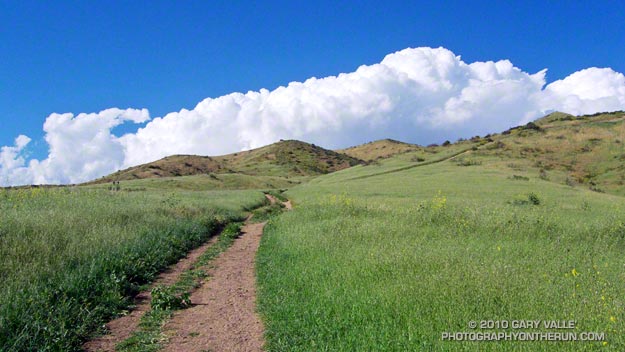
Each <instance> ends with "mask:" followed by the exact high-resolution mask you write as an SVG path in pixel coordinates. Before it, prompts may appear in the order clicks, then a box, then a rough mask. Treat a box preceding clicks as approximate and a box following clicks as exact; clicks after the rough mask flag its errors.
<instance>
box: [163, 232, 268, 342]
mask: <svg viewBox="0 0 625 352" xmlns="http://www.w3.org/2000/svg"><path fill="white" fill-rule="evenodd" d="M264 226H265V223H259V224H247V225H245V226H244V227H243V229H242V232H243V234H242V235H241V237H239V238H238V239H237V240H236V241H235V242H234V243H233V244H232V246H231V247H230V248H229V249H228V250H227V251H225V252H224V253H222V254H221V255H220V256H219V257H217V258H216V259H215V260H214V261H213V262H212V265H213V268H212V269H211V270H209V277H210V278H209V279H208V281H207V282H205V283H204V284H203V285H202V287H200V288H199V289H197V290H196V291H195V292H193V293H192V294H191V302H192V307H191V308H188V309H185V310H182V311H179V312H176V313H175V315H174V317H173V318H172V319H171V320H170V321H169V322H168V323H167V324H166V326H165V329H164V331H165V334H166V335H167V336H168V337H169V343H168V345H167V346H166V347H165V349H164V350H165V351H176V352H187V351H202V350H208V351H262V347H263V343H264V340H263V332H264V328H263V324H262V322H261V320H260V318H259V317H258V315H257V314H256V275H255V271H254V260H255V256H256V251H257V249H258V246H259V244H260V238H261V236H262V233H263V227H264Z"/></svg>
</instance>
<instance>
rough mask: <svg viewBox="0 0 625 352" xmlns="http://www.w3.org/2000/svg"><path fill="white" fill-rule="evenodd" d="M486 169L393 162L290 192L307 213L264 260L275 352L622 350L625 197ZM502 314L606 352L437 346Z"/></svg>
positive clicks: (264, 246)
mask: <svg viewBox="0 0 625 352" xmlns="http://www.w3.org/2000/svg"><path fill="white" fill-rule="evenodd" d="M401 157H402V158H406V157H408V155H402V156H401ZM480 160H481V161H483V164H482V165H475V166H471V167H462V166H458V165H457V164H456V163H455V162H454V161H453V160H450V161H447V162H442V163H437V164H432V165H425V166H422V167H414V168H409V169H408V168H407V169H403V170H399V171H394V172H386V173H383V174H380V170H379V169H380V168H382V169H383V170H382V171H386V170H394V169H397V168H398V167H399V168H401V162H400V161H397V160H396V159H395V160H388V161H387V162H386V164H385V163H384V162H383V163H382V164H381V165H380V166H375V165H373V166H367V167H357V168H353V169H349V170H343V171H340V172H337V173H334V174H331V175H327V176H322V177H320V178H317V179H315V180H312V181H311V182H309V183H307V184H304V185H301V186H298V187H295V188H292V189H291V190H290V191H289V192H288V195H289V197H292V198H293V199H294V200H295V201H296V202H297V204H298V207H297V208H295V210H293V211H291V212H288V213H285V214H284V215H282V216H280V217H278V218H275V219H273V220H272V221H271V222H270V223H269V224H268V226H267V228H266V230H265V235H264V236H263V239H262V243H261V247H260V249H259V253H258V257H257V265H258V268H257V272H258V278H259V282H260V287H259V305H260V312H261V314H262V315H263V317H264V319H265V321H266V327H267V333H266V338H267V342H268V349H269V350H276V351H357V350H367V351H373V350H380V351H382V350H383V351H405V350H426V351H428V350H432V351H499V350H506V351H554V350H572V351H573V350H597V349H601V348H602V349H604V350H623V348H624V347H625V337H624V336H623V334H622V332H623V331H625V322H624V318H623V317H625V284H624V283H625V271H624V270H623V268H624V267H625V259H624V257H623V255H622V253H623V251H624V250H625V215H623V214H625V213H624V212H623V210H625V199H624V198H622V197H618V196H613V195H608V194H600V193H596V192H591V191H588V190H585V189H581V188H572V187H569V186H566V185H562V184H557V183H554V182H549V181H545V180H541V179H540V178H539V177H537V176H538V175H533V177H528V180H523V182H519V181H518V180H515V179H514V178H513V175H514V174H515V173H516V174H518V171H514V170H509V169H507V168H505V167H499V164H495V165H494V166H493V165H491V164H490V162H491V161H493V160H494V159H488V158H482V159H480ZM404 165H406V164H405V163H404ZM376 168H377V169H378V170H375V169H376ZM375 174H378V175H375ZM363 175H367V176H368V177H364V178H363V177H360V176H363ZM515 200H517V201H515ZM536 203H538V204H536ZM497 319H500V320H502V319H503V320H521V319H541V320H575V321H576V322H577V328H576V329H575V330H574V331H575V332H578V333H579V332H584V331H597V332H604V333H605V337H606V342H607V346H603V345H602V343H601V342H568V343H549V342H488V343H484V342H482V343H479V342H450V341H442V339H441V336H442V333H443V332H457V331H475V330H471V329H470V328H469V327H468V326H467V324H468V323H469V321H471V320H475V321H479V320H497ZM497 331H498V332H501V331H502V330H497ZM509 331H511V330H508V331H507V332H509ZM515 331H517V332H518V331H519V330H515ZM526 331H527V330H526ZM533 331H546V330H545V329H541V330H533ZM567 331H568V330H567Z"/></svg>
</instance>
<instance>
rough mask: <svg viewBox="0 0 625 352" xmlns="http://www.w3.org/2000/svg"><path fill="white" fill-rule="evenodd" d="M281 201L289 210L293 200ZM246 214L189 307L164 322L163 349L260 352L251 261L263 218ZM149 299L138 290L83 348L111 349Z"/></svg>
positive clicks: (176, 269) (166, 280)
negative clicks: (130, 305)
mask: <svg viewBox="0 0 625 352" xmlns="http://www.w3.org/2000/svg"><path fill="white" fill-rule="evenodd" d="M265 196H266V197H267V199H269V201H270V202H271V204H274V203H276V202H278V200H277V199H276V198H275V197H273V196H271V195H268V194H266V195H265ZM282 203H283V204H284V206H285V208H286V209H288V210H291V209H292V204H291V201H287V202H282ZM250 218H251V216H249V217H248V218H247V220H246V225H245V226H244V227H243V228H242V235H241V236H240V237H239V238H238V239H236V240H235V242H234V243H233V244H232V246H231V247H230V248H228V249H227V250H226V251H225V252H223V253H221V254H220V255H219V256H218V257H217V258H215V260H214V261H212V263H211V264H210V265H211V269H210V270H208V274H209V278H208V279H207V281H205V282H204V283H203V285H202V286H201V287H200V288H198V289H197V290H195V291H194V292H193V293H192V294H191V303H192V306H191V308H188V309H185V310H181V311H177V312H176V313H175V314H174V316H173V318H172V319H171V320H170V321H169V322H168V323H167V324H166V325H165V328H164V332H165V334H166V335H167V336H168V338H169V342H168V344H167V345H166V346H165V348H164V350H165V351H184V352H186V351H204V350H207V351H262V347H263V344H264V340H263V333H264V328H263V324H262V322H261V320H260V318H259V317H258V315H257V314H256V275H255V269H254V261H255V258H256V251H257V250H258V246H259V245H260V238H261V236H262V234H263V228H264V226H265V224H266V222H263V223H258V224H250V223H249V220H250ZM216 241H217V236H215V237H213V238H212V239H211V240H210V241H208V242H207V243H206V244H204V245H202V246H201V247H198V248H196V249H194V250H193V251H191V252H190V253H189V254H188V256H187V257H186V258H184V259H182V260H181V261H180V262H178V263H177V264H176V265H175V266H173V267H171V268H170V269H168V270H167V271H166V272H163V273H162V274H161V275H159V277H158V279H157V280H156V281H155V283H154V284H153V285H152V287H154V286H156V285H163V284H165V285H171V284H173V283H175V282H176V281H177V280H178V278H179V276H180V274H181V273H182V272H184V271H186V270H188V269H190V268H191V266H192V265H193V264H194V263H195V262H196V261H197V259H198V258H199V257H200V255H201V254H202V253H204V251H206V249H207V248H208V247H210V246H211V245H212V244H214V243H215V242H216ZM150 299H151V295H150V291H149V290H148V291H144V292H141V293H140V294H139V295H138V296H137V297H136V299H135V302H136V308H135V309H133V310H132V311H131V312H130V314H128V315H126V316H123V317H120V318H118V319H115V320H113V321H111V322H109V323H108V324H106V326H107V329H108V330H109V334H107V335H104V336H101V337H98V338H96V339H94V340H91V341H89V342H87V343H86V344H85V345H83V348H84V350H85V351H89V352H91V351H107V352H108V351H115V346H116V345H117V344H118V343H120V342H122V341H124V340H125V339H127V338H128V337H130V336H131V334H132V333H133V331H135V330H137V328H138V325H139V322H140V319H141V317H142V316H143V314H144V313H145V312H146V311H148V310H149V309H150Z"/></svg>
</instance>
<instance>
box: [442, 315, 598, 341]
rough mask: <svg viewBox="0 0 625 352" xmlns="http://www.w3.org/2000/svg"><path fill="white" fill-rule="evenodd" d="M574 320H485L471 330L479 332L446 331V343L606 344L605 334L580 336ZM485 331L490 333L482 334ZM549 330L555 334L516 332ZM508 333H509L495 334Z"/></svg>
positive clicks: (592, 332)
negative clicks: (572, 342)
mask: <svg viewBox="0 0 625 352" xmlns="http://www.w3.org/2000/svg"><path fill="white" fill-rule="evenodd" d="M575 325H576V322H575V321H574V320H481V321H474V320H472V321H470V322H469V323H468V324H467V326H468V327H469V328H470V329H476V330H478V331H456V332H450V331H445V332H443V333H442V334H441V339H442V340H443V341H605V333H603V332H594V331H590V332H576V331H572V330H573V329H575ZM480 329H485V330H488V331H479V330H480ZM517 329H523V330H532V329H545V330H555V331H514V330H517ZM492 330H506V331H492Z"/></svg>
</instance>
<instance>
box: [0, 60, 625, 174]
mask: <svg viewBox="0 0 625 352" xmlns="http://www.w3.org/2000/svg"><path fill="white" fill-rule="evenodd" d="M545 75H546V70H542V71H539V72H537V73H533V74H530V73H527V72H524V71H522V70H521V69H519V68H517V67H515V66H514V65H513V64H512V63H511V62H510V61H508V60H501V61H497V62H493V61H488V62H474V63H470V64H467V63H465V62H464V61H462V59H461V58H460V56H457V55H455V54H454V53H453V52H451V51H449V50H447V49H445V48H414V49H405V50H402V51H399V52H396V53H393V54H389V55H387V56H386V57H385V58H384V59H383V60H382V61H381V62H380V63H378V64H374V65H369V66H361V67H359V68H358V69H357V70H356V71H354V72H351V73H343V74H340V75H338V76H330V77H325V78H314V77H313V78H310V79H308V80H306V81H305V82H292V83H289V84H288V85H287V86H286V87H279V88H277V89H275V90H272V91H269V90H266V89H261V90H260V91H258V92H255V91H254V92H253V91H250V92H247V93H245V94H242V93H232V94H228V95H225V96H222V97H218V98H215V99H212V98H207V99H205V100H203V101H201V102H200V103H199V104H198V105H197V106H196V107H195V108H194V109H192V110H186V109H183V110H180V111H179V112H172V113H169V114H167V115H166V116H164V117H157V118H154V119H152V120H150V116H149V114H148V111H147V110H146V109H143V110H136V109H126V110H121V109H116V108H113V109H107V110H104V111H101V112H99V113H90V114H85V113H81V114H78V115H75V116H74V115H73V114H70V113H66V114H56V113H55V114H51V115H50V116H48V118H47V119H46V121H45V123H44V126H43V129H44V132H45V140H46V142H47V143H48V145H49V155H48V157H47V158H46V159H44V160H34V159H33V160H27V158H26V157H25V156H24V155H25V150H26V149H27V145H28V143H29V142H30V138H29V137H27V136H23V135H20V136H18V137H17V138H16V140H15V144H14V145H13V146H5V147H2V148H1V149H0V185H19V184H42V183H77V182H83V181H87V180H91V179H94V178H96V177H99V176H102V175H105V174H108V173H111V172H114V171H116V170H118V169H121V168H125V167H129V166H133V165H137V164H141V163H145V162H150V161H153V160H156V159H159V158H162V157H165V156H168V155H171V154H200V155H219V154H225V153H230V152H236V151H240V150H244V149H250V148H256V147H260V146H263V145H266V144H269V143H272V142H275V141H277V140H279V139H289V138H294V139H301V140H305V141H308V142H312V143H317V144H320V145H322V146H325V147H328V148H337V147H346V146H349V145H354V144H359V143H364V142H368V141H371V140H375V139H380V138H395V139H399V140H404V141H407V142H413V143H419V144H428V143H431V142H441V141H443V140H445V139H449V140H454V139H456V138H459V137H470V136H473V135H478V134H479V135H483V134H486V133H490V132H499V131H501V130H504V129H506V128H509V127H511V126H515V125H518V124H521V123H526V122H528V121H531V120H532V119H535V118H538V117H541V116H543V115H545V114H546V113H548V112H550V111H554V110H558V111H563V112H568V113H571V114H588V113H594V112H598V111H611V110H620V109H625V77H624V76H623V74H621V73H618V72H615V71H613V70H612V69H610V68H588V69H584V70H581V71H578V72H575V73H573V74H571V75H570V76H568V77H566V78H564V79H562V80H558V81H555V82H553V83H551V84H549V85H546V86H545V84H546V80H545ZM146 121H149V122H148V123H147V124H146V125H145V126H144V127H142V128H139V129H138V130H137V131H136V133H130V134H126V135H123V136H116V135H114V134H113V133H112V132H111V130H112V128H114V127H115V126H118V125H120V124H122V123H126V122H134V123H143V122H146Z"/></svg>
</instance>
